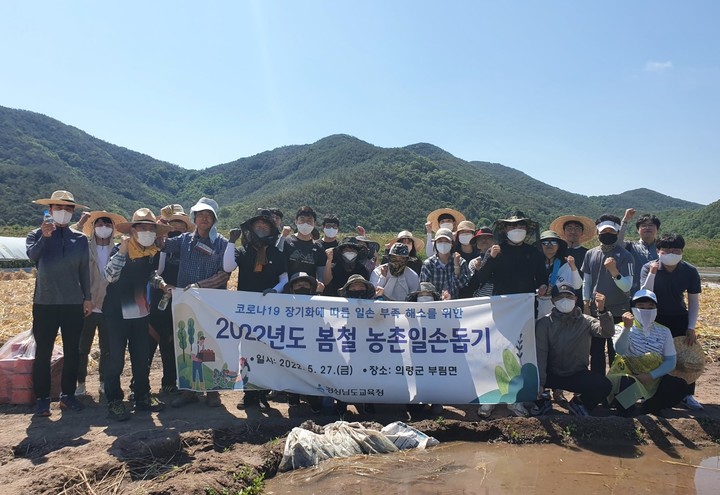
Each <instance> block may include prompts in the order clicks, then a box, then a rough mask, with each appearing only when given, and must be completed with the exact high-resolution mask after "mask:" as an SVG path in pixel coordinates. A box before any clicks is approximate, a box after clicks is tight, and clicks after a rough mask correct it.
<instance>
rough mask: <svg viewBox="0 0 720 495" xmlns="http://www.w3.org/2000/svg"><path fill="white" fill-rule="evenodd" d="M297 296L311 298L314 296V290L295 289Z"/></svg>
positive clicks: (305, 288) (306, 288)
mask: <svg viewBox="0 0 720 495" xmlns="http://www.w3.org/2000/svg"><path fill="white" fill-rule="evenodd" d="M293 292H294V293H295V294H301V295H303V296H310V295H312V290H311V289H310V288H308V287H300V288H299V289H295V290H294V291H293Z"/></svg>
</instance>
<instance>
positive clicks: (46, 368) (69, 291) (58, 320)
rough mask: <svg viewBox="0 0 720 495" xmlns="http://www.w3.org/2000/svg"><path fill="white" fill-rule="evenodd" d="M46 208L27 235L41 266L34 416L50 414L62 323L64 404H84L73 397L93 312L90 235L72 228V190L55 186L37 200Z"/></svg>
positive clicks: (30, 250)
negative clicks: (81, 349) (53, 365)
mask: <svg viewBox="0 0 720 495" xmlns="http://www.w3.org/2000/svg"><path fill="white" fill-rule="evenodd" d="M33 203H35V204H39V205H46V206H47V207H48V213H47V215H46V217H48V218H46V219H45V220H44V221H43V223H42V224H41V225H40V228H38V229H35V230H33V231H32V232H30V233H29V234H28V236H27V239H26V240H25V245H26V249H27V255H28V258H29V259H30V260H32V261H33V262H34V263H35V266H36V267H37V275H36V278H35V294H34V295H33V309H32V312H33V323H32V333H33V337H34V338H35V345H36V349H35V360H34V362H33V371H32V373H33V391H34V392H35V397H37V403H36V406H35V415H36V416H50V360H51V357H52V350H53V346H54V345H55V337H56V336H57V331H58V328H60V332H61V334H62V342H63V356H64V358H63V370H62V379H61V392H62V395H61V396H60V407H61V408H63V409H73V410H80V409H82V407H83V406H82V403H81V402H80V401H79V400H77V399H76V398H75V389H76V386H77V372H78V361H79V347H80V334H81V332H82V327H83V317H85V316H88V315H89V314H90V313H91V312H92V292H91V286H90V264H89V250H88V240H87V237H85V236H84V235H83V234H82V233H81V232H78V231H76V230H72V229H71V228H69V227H68V225H69V224H70V220H71V219H72V216H73V212H74V211H75V208H86V209H87V206H83V205H80V204H77V203H75V197H74V196H73V195H72V193H70V192H68V191H55V192H53V193H52V195H51V196H50V198H44V199H37V200H35V201H33Z"/></svg>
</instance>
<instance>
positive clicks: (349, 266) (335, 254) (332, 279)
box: [323, 237, 370, 296]
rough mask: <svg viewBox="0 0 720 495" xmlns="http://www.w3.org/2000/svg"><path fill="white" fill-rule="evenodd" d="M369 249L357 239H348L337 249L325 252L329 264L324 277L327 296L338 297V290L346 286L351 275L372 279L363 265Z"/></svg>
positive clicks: (326, 265)
mask: <svg viewBox="0 0 720 495" xmlns="http://www.w3.org/2000/svg"><path fill="white" fill-rule="evenodd" d="M367 251H368V249H367V248H366V247H365V246H363V245H362V244H361V243H360V242H359V241H358V240H357V239H356V238H355V237H346V238H345V239H343V241H342V242H341V243H340V244H339V245H338V246H337V247H336V248H328V249H327V250H326V251H325V256H326V258H327V262H326V264H325V270H324V272H323V275H324V277H325V279H324V280H323V283H324V284H325V292H323V293H324V294H325V295H326V296H337V295H338V290H339V289H340V288H341V287H342V286H344V285H345V282H347V281H348V278H350V276H351V275H360V276H361V277H363V278H364V279H368V278H370V272H369V271H368V269H367V268H366V267H365V265H363V264H362V262H363V260H364V259H365V258H367Z"/></svg>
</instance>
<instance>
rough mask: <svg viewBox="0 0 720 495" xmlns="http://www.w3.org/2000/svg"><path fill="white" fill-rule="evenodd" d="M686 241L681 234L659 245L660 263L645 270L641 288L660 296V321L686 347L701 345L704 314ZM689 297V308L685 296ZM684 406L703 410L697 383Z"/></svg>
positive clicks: (690, 388)
mask: <svg viewBox="0 0 720 495" xmlns="http://www.w3.org/2000/svg"><path fill="white" fill-rule="evenodd" d="M684 249H685V239H684V238H683V236H681V235H679V234H663V235H662V236H661V237H660V239H658V241H657V251H658V257H659V260H658V261H651V262H649V263H646V264H645V265H644V266H643V267H642V271H641V274H640V284H641V286H642V288H643V289H649V290H651V291H653V292H655V294H656V296H657V311H658V313H657V319H656V321H657V322H658V323H660V324H661V325H664V326H666V327H668V328H669V329H670V333H672V336H673V337H684V339H685V344H687V345H689V346H692V345H694V344H695V343H696V342H697V336H696V335H695V327H696V326H697V320H698V315H699V314H700V293H701V292H702V287H701V284H700V274H699V273H698V270H697V268H695V267H694V266H693V265H691V264H690V263H688V262H687V261H684V260H683V259H682V257H683V250H684ZM686 294H687V305H686V304H685V295H686ZM681 405H682V406H683V407H685V408H687V409H690V410H692V411H699V410H702V409H703V406H702V404H700V402H698V401H697V399H695V381H693V382H692V383H690V384H689V385H688V390H687V393H686V394H685V397H684V398H683V400H682V401H681Z"/></svg>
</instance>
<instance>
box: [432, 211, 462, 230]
mask: <svg viewBox="0 0 720 495" xmlns="http://www.w3.org/2000/svg"><path fill="white" fill-rule="evenodd" d="M440 215H452V217H453V218H454V219H455V225H457V224H458V223H460V222H462V221H463V220H465V215H463V214H462V213H460V212H459V211H457V210H453V209H452V208H438V209H437V210H435V211H431V212H430V213H428V216H427V221H428V222H430V224H431V229H432V231H433V232H437V230H438V229H439V228H440V222H439V221H438V219H439V218H440Z"/></svg>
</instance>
